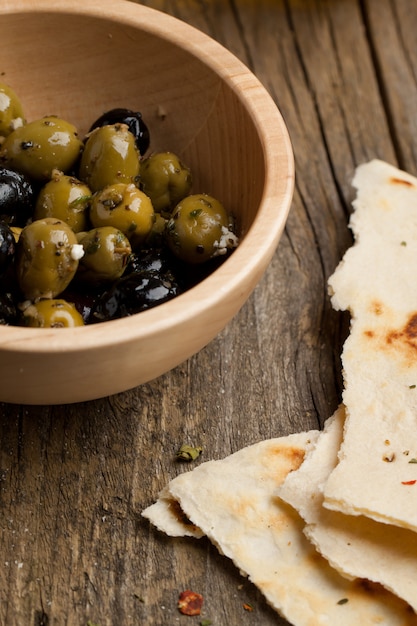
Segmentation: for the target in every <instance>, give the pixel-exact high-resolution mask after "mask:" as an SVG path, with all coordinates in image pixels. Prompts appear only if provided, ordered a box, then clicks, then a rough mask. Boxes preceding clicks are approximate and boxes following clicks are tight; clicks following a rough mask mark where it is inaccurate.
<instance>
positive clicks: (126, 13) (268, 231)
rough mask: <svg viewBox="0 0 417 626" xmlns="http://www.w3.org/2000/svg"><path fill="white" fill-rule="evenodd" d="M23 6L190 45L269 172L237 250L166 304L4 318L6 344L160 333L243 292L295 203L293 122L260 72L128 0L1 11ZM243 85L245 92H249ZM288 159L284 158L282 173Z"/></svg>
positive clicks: (104, 342)
mask: <svg viewBox="0 0 417 626" xmlns="http://www.w3.org/2000/svg"><path fill="white" fill-rule="evenodd" d="M20 13H28V14H30V13H49V14H66V13H69V14H72V15H77V16H86V17H92V18H100V19H105V20H112V21H116V22H118V23H120V24H126V25H127V26H129V27H132V26H133V27H135V26H136V27H139V28H140V29H141V30H143V31H145V32H148V33H149V34H151V35H155V36H158V37H160V36H163V37H164V38H166V39H167V40H168V41H170V42H171V43H173V44H174V45H176V46H178V47H179V48H181V49H183V50H185V51H186V52H191V53H192V54H193V55H194V56H196V57H197V58H198V59H199V60H200V61H201V62H202V63H204V64H205V65H207V66H208V67H210V68H211V69H212V70H213V71H214V72H215V74H217V75H218V76H219V77H220V78H221V79H222V80H223V81H224V82H225V83H226V84H227V85H228V87H229V88H230V89H231V90H233V92H234V93H235V94H236V96H237V97H238V99H239V100H240V102H241V103H242V105H243V106H244V108H246V110H247V111H248V113H249V114H250V116H251V119H252V121H253V122H254V125H255V127H256V129H257V131H258V136H259V138H260V141H261V145H262V151H263V156H264V161H265V164H266V165H267V168H266V169H267V172H266V174H267V175H266V178H265V181H264V186H263V191H262V196H261V199H260V205H262V211H261V214H260V215H259V214H258V215H257V216H256V217H255V219H254V220H253V222H252V224H251V225H250V227H249V228H248V230H247V231H246V233H245V236H244V238H243V239H242V241H241V242H240V243H239V246H238V247H237V248H236V250H234V252H233V254H232V255H231V256H230V257H229V258H228V259H227V260H226V261H225V263H223V264H222V265H220V267H218V268H217V269H216V270H215V271H214V272H213V273H212V274H210V275H209V276H208V277H207V278H205V279H204V280H203V281H202V282H201V283H199V284H197V285H196V286H194V287H192V288H191V289H189V290H188V291H186V292H185V293H183V294H181V295H179V296H177V297H176V298H174V299H172V300H170V301H168V302H166V303H164V304H161V305H159V306H157V307H154V308H152V309H149V310H147V311H143V312H141V313H137V314H135V315H132V316H130V317H124V318H121V319H117V320H111V321H107V322H101V323H98V324H93V325H87V326H83V327H76V328H66V329H49V328H48V329H45V328H40V329H37V328H24V327H19V326H3V327H2V326H0V342H1V350H2V351H13V352H24V353H28V352H30V353H32V352H33V353H35V352H43V353H51V352H54V353H59V352H79V351H80V350H88V349H90V348H94V347H100V348H106V347H111V346H113V345H115V344H119V345H120V344H121V343H123V342H131V341H135V340H138V339H140V338H141V337H143V338H144V337H146V338H150V337H152V336H156V335H157V334H158V333H160V332H161V331H163V330H168V329H169V328H170V327H171V326H172V320H173V319H174V320H179V319H181V321H182V322H186V321H187V319H192V318H194V317H195V316H198V315H199V314H200V313H202V312H203V311H204V310H205V309H206V308H207V307H208V306H209V307H210V308H214V307H217V306H219V305H220V303H221V300H222V298H223V296H224V295H228V297H229V298H230V297H233V295H234V294H235V295H236V296H239V297H241V293H242V290H244V291H247V290H248V288H247V287H243V284H244V283H246V282H247V277H248V275H251V276H253V286H254V285H255V284H256V282H257V281H258V279H259V278H260V277H261V276H262V274H263V273H264V271H265V269H266V267H267V265H268V264H269V262H270V260H271V259H272V256H273V254H274V251H275V249H276V246H277V245H278V242H279V239H280V236H281V233H282V231H283V229H284V226H285V223H286V220H287V217H288V213H289V210H290V207H291V201H292V197H293V191H294V182H295V165H294V155H293V150H292V145H291V140H290V136H289V133H288V130H287V127H286V125H285V122H284V120H283V117H282V114H281V112H280V111H279V109H278V107H277V105H276V104H275V102H274V100H273V99H272V97H271V95H270V94H269V93H268V91H267V90H266V88H265V87H264V86H263V85H262V83H261V82H260V80H259V79H258V78H257V77H256V76H255V75H254V74H253V73H252V72H251V70H250V69H249V68H248V67H247V66H246V65H245V64H244V63H243V62H242V61H240V60H239V59H238V58H237V57H236V56H235V55H234V54H233V53H232V52H231V51H229V50H228V49H227V48H225V47H224V46H223V45H222V44H220V43H219V42H217V41H215V40H214V39H212V38H211V37H210V36H209V35H207V34H205V33H204V32H202V31H200V30H199V29H197V28H196V27H194V26H192V25H190V24H188V23H186V22H184V21H182V20H180V19H179V18H176V17H174V16H171V15H169V14H166V13H163V12H162V11H159V10H157V9H154V8H150V7H147V6H144V5H140V4H136V3H134V2H131V1H129V0H85V1H84V2H83V3H80V2H79V1H77V0H60V2H59V3H57V4H56V5H54V6H53V7H51V5H50V0H36V3H34V2H33V0H3V2H2V3H1V4H0V16H1V15H7V14H20ZM184 42H186V45H184ZM225 61H227V62H225ZM242 87H244V90H245V94H246V95H245V98H244V99H242ZM266 127H267V129H268V136H266ZM282 160H284V162H285V172H284V174H283V172H282ZM277 206H279V207H280V211H279V213H277V214H276V215H275V221H274V227H273V228H271V222H270V220H266V221H265V215H267V216H268V215H269V216H272V215H273V214H274V212H275V213H276V207H277ZM253 239H255V240H257V241H263V242H264V245H263V247H262V248H260V247H259V245H258V246H257V247H256V249H255V250H253V249H252V248H253V245H252V240H253ZM227 276H232V277H233V280H232V281H228V280H223V279H227ZM214 287H215V288H214ZM250 291H251V289H250V290H248V295H249V294H250ZM245 299H246V298H245ZM139 320H140V321H141V322H143V323H140V322H139Z"/></svg>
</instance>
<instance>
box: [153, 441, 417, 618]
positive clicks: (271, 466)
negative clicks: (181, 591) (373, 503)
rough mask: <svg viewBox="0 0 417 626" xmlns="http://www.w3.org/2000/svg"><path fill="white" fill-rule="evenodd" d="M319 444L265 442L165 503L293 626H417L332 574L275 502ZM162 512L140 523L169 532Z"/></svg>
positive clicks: (219, 464) (404, 611)
mask: <svg viewBox="0 0 417 626" xmlns="http://www.w3.org/2000/svg"><path fill="white" fill-rule="evenodd" d="M318 436H319V431H309V432H307V433H297V434H294V435H289V436H288V437H283V438H277V439H271V440H266V441H262V442H260V443H257V444H254V445H252V446H249V447H247V448H244V449H242V450H240V451H238V452H236V453H235V454H232V455H231V456H229V457H227V458H225V459H224V460H220V461H208V462H206V463H202V464H201V465H199V466H198V467H197V468H195V469H194V470H192V471H189V472H185V473H183V474H180V475H179V476H177V477H176V478H174V479H173V480H172V481H171V482H170V483H169V485H168V487H167V489H164V491H163V499H164V501H165V502H167V495H168V494H169V495H170V496H171V498H173V499H174V500H176V501H178V502H179V504H180V506H181V509H182V510H183V512H184V513H185V515H186V516H187V518H188V519H189V520H191V521H192V522H193V523H194V524H195V525H196V526H197V527H198V528H199V529H200V530H201V531H202V532H203V533H204V534H205V535H207V537H208V538H209V539H210V540H211V541H212V542H213V544H214V545H215V546H217V548H218V549H219V551H220V552H221V553H222V554H224V555H226V556H227V557H229V558H230V559H231V560H232V561H233V562H234V564H235V565H236V566H237V567H238V568H239V570H240V571H241V572H242V573H243V574H246V575H247V576H249V579H250V580H251V581H252V582H253V583H254V584H255V585H256V586H257V587H258V588H259V589H260V591H261V592H262V593H263V594H264V596H265V597H266V599H267V601H268V602H269V603H270V604H271V606H272V607H273V608H275V610H276V611H277V612H278V613H279V614H280V615H282V616H283V617H284V618H285V619H287V620H288V621H289V622H290V623H291V624H293V625H294V626H329V624H332V625H333V624H337V626H358V624H378V626H400V625H401V626H416V625H417V615H416V614H415V613H414V612H413V611H412V609H411V608H410V607H408V605H407V604H406V603H405V602H403V601H402V600H400V599H399V598H397V597H396V596H394V595H393V594H391V593H390V592H388V591H386V590H385V589H384V588H383V587H381V586H379V585H375V584H372V583H369V582H366V581H363V580H354V581H352V580H348V579H346V578H344V577H342V576H341V575H340V574H339V573H338V572H337V571H336V570H335V569H333V568H331V567H330V565H329V564H328V562H327V561H326V560H325V559H324V558H323V557H321V556H320V555H319V554H318V552H317V551H316V550H315V548H314V547H313V545H312V544H311V543H310V541H308V540H307V539H306V537H305V536H304V534H303V526H304V523H303V521H302V519H301V517H300V516H299V515H298V514H297V513H296V511H295V510H294V509H293V508H292V507H290V506H289V505H288V504H286V503H285V502H283V501H282V500H280V499H279V498H277V496H276V495H275V493H276V490H277V488H278V487H279V485H280V484H282V482H283V481H284V480H285V478H286V476H287V475H288V473H289V472H290V471H294V470H296V469H297V468H298V467H299V466H300V464H301V463H302V461H303V459H304V457H305V455H306V453H307V452H308V451H309V450H310V449H311V447H312V446H313V445H314V444H315V442H316V440H317V438H318ZM160 505H161V503H160ZM156 506H157V505H155V504H154V505H151V506H150V507H148V508H147V509H145V511H143V513H142V515H143V516H144V517H146V518H147V519H149V520H150V521H152V523H154V524H156V525H157V526H158V528H160V529H161V530H163V526H164V519H165V521H166V518H165V516H164V515H162V516H160V511H161V509H160V508H159V509H158V508H156ZM171 523H172V519H170V520H168V522H167V524H168V526H167V530H169V528H170V526H171ZM177 523H178V520H177ZM177 523H176V524H175V528H176V530H175V532H176V533H177V532H178V526H177Z"/></svg>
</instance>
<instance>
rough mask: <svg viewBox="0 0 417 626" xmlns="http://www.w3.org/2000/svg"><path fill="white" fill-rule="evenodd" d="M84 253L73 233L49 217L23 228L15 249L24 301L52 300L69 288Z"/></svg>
mask: <svg viewBox="0 0 417 626" xmlns="http://www.w3.org/2000/svg"><path fill="white" fill-rule="evenodd" d="M82 254H83V249H82V246H81V245H80V244H79V243H78V241H77V237H76V235H75V233H74V232H73V231H72V230H71V228H70V227H69V226H68V224H66V223H65V222H63V221H62V220H58V219H55V218H52V217H46V218H44V219H41V220H36V221H34V222H32V223H31V224H28V225H27V226H25V228H24V229H23V230H22V232H21V233H20V237H19V241H18V242H17V246H16V276H17V281H18V284H19V287H20V290H21V291H22V293H23V295H24V296H25V298H27V299H28V300H35V299H36V298H55V297H56V296H57V295H59V294H60V293H61V292H62V291H64V289H65V288H66V287H67V286H68V285H69V283H70V282H71V280H72V279H73V277H74V275H75V272H76V271H77V267H78V263H79V259H80V257H81V256H82Z"/></svg>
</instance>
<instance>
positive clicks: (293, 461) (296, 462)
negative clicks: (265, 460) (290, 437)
mask: <svg viewBox="0 0 417 626" xmlns="http://www.w3.org/2000/svg"><path fill="white" fill-rule="evenodd" d="M277 453H278V454H279V455H280V456H284V457H285V458H286V459H287V461H288V466H289V467H290V468H291V469H290V470H289V471H290V472H292V471H293V470H296V469H298V468H299V467H300V465H301V463H302V462H303V461H304V456H305V450H303V449H302V448H296V447H285V448H279V449H278V450H277Z"/></svg>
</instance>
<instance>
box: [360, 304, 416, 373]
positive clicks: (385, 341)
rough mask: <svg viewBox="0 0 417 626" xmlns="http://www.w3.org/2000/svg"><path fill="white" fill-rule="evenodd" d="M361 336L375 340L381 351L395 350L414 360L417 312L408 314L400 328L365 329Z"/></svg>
mask: <svg viewBox="0 0 417 626" xmlns="http://www.w3.org/2000/svg"><path fill="white" fill-rule="evenodd" d="M363 336H364V337H366V338H367V339H369V340H376V341H378V343H379V348H380V349H381V350H382V351H387V350H395V351H396V352H397V353H398V355H402V357H403V358H406V359H407V361H408V360H412V361H415V358H416V355H417V312H416V313H413V314H412V315H410V317H409V318H408V321H407V323H406V324H405V325H404V327H403V328H400V329H391V330H390V329H389V330H383V331H382V332H381V331H378V330H377V329H372V328H369V329H366V330H364V331H363Z"/></svg>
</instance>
